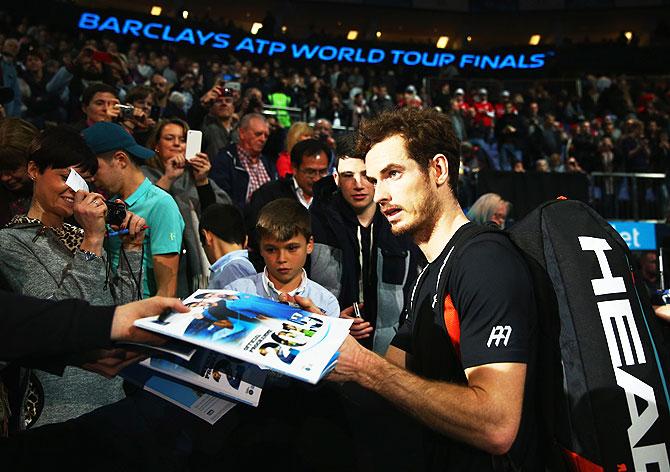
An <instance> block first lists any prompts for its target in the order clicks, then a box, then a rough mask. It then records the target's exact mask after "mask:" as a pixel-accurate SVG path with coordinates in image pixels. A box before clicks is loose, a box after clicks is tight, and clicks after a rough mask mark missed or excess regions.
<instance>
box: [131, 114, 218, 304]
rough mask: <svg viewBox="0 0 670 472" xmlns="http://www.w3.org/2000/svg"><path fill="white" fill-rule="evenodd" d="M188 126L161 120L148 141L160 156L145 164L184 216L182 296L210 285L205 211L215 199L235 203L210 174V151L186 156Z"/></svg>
mask: <svg viewBox="0 0 670 472" xmlns="http://www.w3.org/2000/svg"><path fill="white" fill-rule="evenodd" d="M188 129H189V128H188V124H186V122H185V121H183V120H180V119H178V118H171V119H167V120H163V121H161V122H159V123H158V126H157V127H156V130H155V132H154V134H153V135H152V136H151V137H150V138H149V141H148V142H147V147H149V148H150V149H153V150H154V151H155V152H156V156H155V157H154V158H152V159H150V160H149V162H148V165H147V166H144V167H143V168H142V171H143V172H144V175H146V176H147V177H148V178H149V180H151V182H152V183H154V184H155V185H157V186H158V187H160V188H162V189H163V190H165V191H166V192H168V193H169V194H170V195H172V197H173V198H174V199H175V202H176V203H177V206H178V207H179V212H180V213H181V216H182V218H184V223H185V227H184V248H185V249H186V254H185V256H184V255H182V259H181V261H180V263H179V275H178V287H177V294H178V295H179V296H182V295H190V294H191V293H192V292H193V291H194V290H196V289H197V288H200V286H203V287H204V286H206V285H205V284H204V278H205V276H206V275H207V274H208V273H209V263H208V261H207V257H206V256H205V253H204V250H203V249H202V245H201V243H200V236H199V224H200V223H199V221H200V215H202V211H203V210H204V209H205V208H207V207H208V206H209V205H211V204H212V203H231V200H230V197H229V196H228V194H227V193H226V192H224V191H223V190H221V189H220V188H219V187H218V185H216V184H215V183H214V182H213V181H212V180H211V179H210V178H209V171H210V170H211V168H212V165H211V163H210V162H209V157H207V154H205V153H202V152H199V153H197V154H196V155H195V156H194V157H191V158H190V159H186V157H185V152H186V136H187V133H188Z"/></svg>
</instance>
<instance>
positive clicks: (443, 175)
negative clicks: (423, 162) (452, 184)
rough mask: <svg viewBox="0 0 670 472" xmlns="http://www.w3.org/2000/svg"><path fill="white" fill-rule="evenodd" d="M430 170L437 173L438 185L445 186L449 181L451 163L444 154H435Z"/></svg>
mask: <svg viewBox="0 0 670 472" xmlns="http://www.w3.org/2000/svg"><path fill="white" fill-rule="evenodd" d="M430 168H431V169H433V170H434V171H435V179H436V182H435V183H436V184H437V185H438V186H440V185H443V184H445V183H447V182H448V181H449V163H448V162H447V156H445V155H444V154H435V156H433V159H432V160H431V162H430Z"/></svg>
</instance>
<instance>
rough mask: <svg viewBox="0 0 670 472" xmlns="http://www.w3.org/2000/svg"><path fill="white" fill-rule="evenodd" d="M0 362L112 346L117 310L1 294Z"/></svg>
mask: <svg viewBox="0 0 670 472" xmlns="http://www.w3.org/2000/svg"><path fill="white" fill-rule="evenodd" d="M0 303H2V307H3V308H2V312H3V313H2V316H0V360H2V361H15V360H19V359H23V358H30V357H46V356H54V355H61V354H68V353H74V352H83V351H87V350H90V349H96V348H103V347H108V346H110V345H111V342H110V339H109V335H110V332H111V327H112V318H113V316H114V307H113V306H110V307H103V306H91V305H89V304H88V302H86V301H84V300H63V301H58V302H55V301H51V300H39V299H37V298H32V297H24V296H20V295H13V294H10V293H7V292H0Z"/></svg>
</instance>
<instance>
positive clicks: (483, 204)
mask: <svg viewBox="0 0 670 472" xmlns="http://www.w3.org/2000/svg"><path fill="white" fill-rule="evenodd" d="M511 207H512V204H511V203H510V202H508V201H507V200H503V199H502V197H501V196H500V195H498V194H497V193H485V194H484V195H482V196H481V197H479V198H478V199H477V201H476V202H475V203H473V204H472V206H471V207H470V210H468V214H467V217H468V219H469V220H470V221H473V222H475V223H479V224H487V223H494V224H496V225H497V226H498V227H500V229H505V221H506V220H507V215H508V214H509V211H510V208H511Z"/></svg>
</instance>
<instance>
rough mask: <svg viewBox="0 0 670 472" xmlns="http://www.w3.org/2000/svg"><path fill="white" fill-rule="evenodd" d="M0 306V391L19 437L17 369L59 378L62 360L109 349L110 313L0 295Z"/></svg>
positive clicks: (21, 389) (23, 380) (21, 381)
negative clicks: (39, 370)
mask: <svg viewBox="0 0 670 472" xmlns="http://www.w3.org/2000/svg"><path fill="white" fill-rule="evenodd" d="M0 304H2V307H3V309H2V316H0V386H2V385H4V387H5V389H6V391H7V400H8V402H9V408H10V410H11V414H10V417H9V430H10V431H18V430H21V429H23V428H22V426H21V424H20V422H21V421H22V416H23V415H21V414H20V412H21V409H22V408H23V401H24V398H23V397H24V393H25V391H26V388H27V385H28V373H29V371H28V370H26V369H24V368H22V367H40V368H43V369H46V370H49V371H52V372H54V373H58V372H59V371H62V369H63V367H64V366H65V365H66V364H67V357H66V356H67V355H69V354H75V353H81V352H86V351H90V350H92V349H99V348H106V347H109V346H110V345H111V342H110V339H109V336H110V332H111V327H112V318H113V317H114V307H113V306H109V307H104V306H91V305H89V304H88V302H86V301H83V300H63V301H58V302H56V301H52V300H39V299H37V298H32V297H25V296H20V295H14V294H10V293H8V292H4V291H0ZM7 361H8V362H7ZM0 407H2V405H0ZM0 455H1V454H0Z"/></svg>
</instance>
